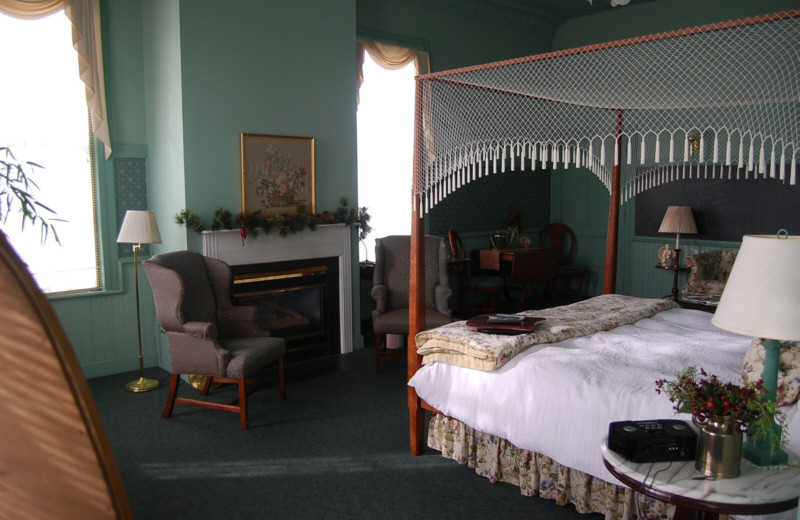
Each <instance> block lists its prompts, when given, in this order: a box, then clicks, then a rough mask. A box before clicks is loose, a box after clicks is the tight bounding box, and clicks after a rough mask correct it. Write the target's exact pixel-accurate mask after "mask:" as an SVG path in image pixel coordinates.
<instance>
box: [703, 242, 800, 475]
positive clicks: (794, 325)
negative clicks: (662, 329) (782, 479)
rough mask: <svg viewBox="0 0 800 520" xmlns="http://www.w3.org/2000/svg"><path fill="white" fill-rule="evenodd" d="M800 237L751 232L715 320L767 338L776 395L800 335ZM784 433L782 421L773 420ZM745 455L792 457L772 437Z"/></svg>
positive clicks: (768, 385)
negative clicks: (785, 353) (783, 364)
mask: <svg viewBox="0 0 800 520" xmlns="http://www.w3.org/2000/svg"><path fill="white" fill-rule="evenodd" d="M798 265H800V236H789V234H788V233H787V232H786V231H785V230H781V231H779V232H778V234H777V235H746V236H745V237H744V238H743V239H742V247H741V248H740V249H739V253H738V254H737V255H736V261H735V262H734V264H733V268H732V269H731V274H730V276H729V277H728V281H727V282H726V283H725V290H724V291H723V292H722V296H721V297H720V301H719V306H718V307H717V310H716V312H715V313H714V316H713V317H712V318H711V323H713V324H714V325H715V326H717V327H719V328H721V329H725V330H729V331H731V332H736V333H738V334H743V335H745V336H753V337H756V338H764V339H763V340H762V344H763V345H764V351H765V353H764V356H765V359H764V371H763V372H762V374H761V379H762V380H763V382H764V388H765V389H766V390H767V394H766V397H767V399H770V400H773V401H774V400H775V399H776V394H777V389H778V369H779V362H780V355H781V347H782V345H781V343H780V341H778V340H783V341H797V340H800V276H798V274H797V273H798V272H797V266H798ZM773 427H774V428H775V429H776V430H777V431H778V432H779V433H780V426H778V425H777V424H773ZM743 454H744V457H745V458H746V459H748V460H750V461H752V462H754V463H756V464H758V465H760V466H765V465H768V464H775V463H781V462H786V460H787V454H786V453H784V452H779V453H771V452H770V449H769V444H768V443H767V442H752V440H751V438H749V437H748V439H747V441H746V442H745V444H744V446H743Z"/></svg>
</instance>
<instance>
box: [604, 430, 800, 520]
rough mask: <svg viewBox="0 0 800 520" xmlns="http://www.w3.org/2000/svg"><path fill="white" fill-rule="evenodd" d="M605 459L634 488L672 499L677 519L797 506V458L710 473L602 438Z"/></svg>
mask: <svg viewBox="0 0 800 520" xmlns="http://www.w3.org/2000/svg"><path fill="white" fill-rule="evenodd" d="M600 449H601V451H602V453H603V463H604V464H605V466H606V468H607V469H608V471H610V472H611V474H612V475H614V476H615V477H616V478H617V479H619V481H620V482H622V483H623V484H625V485H626V486H628V487H629V488H631V489H632V490H634V491H637V492H639V493H642V494H645V495H647V496H650V497H653V498H656V499H658V500H663V501H664V502H667V503H669V504H674V505H675V506H676V508H675V514H674V515H673V519H676V520H677V519H689V518H703V519H716V518H718V517H719V514H720V513H724V514H738V515H766V514H771V513H779V512H781V511H786V510H788V509H791V508H793V507H795V506H797V496H798V494H800V468H798V467H797V464H796V463H795V464H792V465H780V466H775V467H766V466H756V465H755V464H753V463H751V462H749V461H747V460H742V464H741V471H742V473H741V475H739V476H738V477H736V478H721V479H712V478H709V477H706V476H705V475H703V474H702V473H700V472H699V471H697V470H696V469H695V467H694V461H693V460H690V461H673V462H631V461H629V460H626V459H625V458H624V457H623V456H622V455H620V454H619V453H617V452H615V451H613V450H611V449H609V447H608V439H607V438H606V439H603V442H602V443H601V446H600Z"/></svg>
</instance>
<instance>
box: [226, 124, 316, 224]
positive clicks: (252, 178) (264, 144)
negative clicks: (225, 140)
mask: <svg viewBox="0 0 800 520" xmlns="http://www.w3.org/2000/svg"><path fill="white" fill-rule="evenodd" d="M301 206H303V207H304V208H305V212H310V213H314V138H313V137H286V136H280V135H258V134H242V212H243V213H250V212H253V211H256V210H260V211H261V214H262V215H265V216H268V215H278V214H287V213H288V214H297V213H300V209H301Z"/></svg>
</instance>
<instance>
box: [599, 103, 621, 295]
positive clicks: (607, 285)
mask: <svg viewBox="0 0 800 520" xmlns="http://www.w3.org/2000/svg"><path fill="white" fill-rule="evenodd" d="M614 147H615V152H614V168H613V170H612V172H611V198H610V200H609V202H608V235H607V236H606V270H605V275H604V278H603V294H612V293H614V292H616V290H617V289H616V287H617V250H618V246H619V197H620V194H619V182H620V170H621V168H622V166H621V165H622V110H617V125H616V129H615V130H614Z"/></svg>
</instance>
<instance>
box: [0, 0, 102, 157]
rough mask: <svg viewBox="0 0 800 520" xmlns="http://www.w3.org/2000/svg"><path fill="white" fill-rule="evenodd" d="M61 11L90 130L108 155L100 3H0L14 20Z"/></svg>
mask: <svg viewBox="0 0 800 520" xmlns="http://www.w3.org/2000/svg"><path fill="white" fill-rule="evenodd" d="M60 9H64V11H65V13H66V15H67V18H69V20H70V22H72V46H73V47H74V48H75V50H76V51H77V53H78V73H79V75H80V78H81V81H83V83H84V85H86V104H87V105H88V107H89V114H90V117H91V121H92V131H93V132H94V135H95V137H97V138H98V139H99V140H100V141H101V142H102V143H103V145H104V146H105V157H106V159H108V158H109V157H110V156H111V137H110V136H109V132H108V121H107V119H108V117H107V114H106V90H105V82H104V72H103V45H102V37H101V32H100V0H0V11H3V12H4V13H6V14H9V15H11V16H14V17H17V18H26V19H36V18H41V17H43V16H47V15H49V14H51V13H54V12H56V11H58V10H60Z"/></svg>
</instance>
